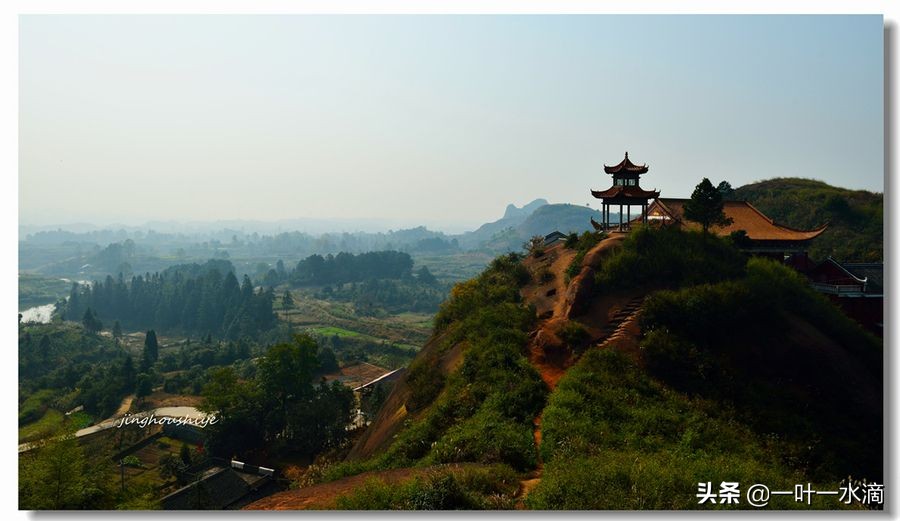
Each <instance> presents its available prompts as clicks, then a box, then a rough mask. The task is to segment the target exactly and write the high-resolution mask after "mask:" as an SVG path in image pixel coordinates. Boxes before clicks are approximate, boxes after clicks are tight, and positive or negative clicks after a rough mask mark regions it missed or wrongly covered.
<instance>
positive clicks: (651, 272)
mask: <svg viewBox="0 0 900 521" xmlns="http://www.w3.org/2000/svg"><path fill="white" fill-rule="evenodd" d="M746 262H747V259H746V257H745V256H744V255H743V254H742V253H741V252H740V251H739V250H738V249H737V248H736V247H735V246H734V244H733V243H732V242H731V241H729V240H728V239H722V238H719V237H715V236H713V235H710V234H703V233H701V232H694V231H686V230H681V229H678V228H675V227H662V228H658V229H655V228H650V227H647V226H643V227H639V228H637V229H635V230H634V231H632V232H631V233H630V234H629V235H628V237H627V238H626V239H625V241H623V243H622V247H621V248H619V249H618V250H616V251H615V252H613V253H612V254H611V255H610V256H609V257H608V258H607V259H606V261H605V262H604V263H603V266H602V267H601V268H600V269H599V270H598V272H597V275H596V277H597V282H598V283H599V284H600V285H601V287H605V288H609V289H627V288H635V287H648V286H649V287H659V288H677V287H679V286H684V285H692V284H702V283H705V282H718V281H721V280H726V279H730V278H736V277H739V276H741V275H742V274H743V273H744V266H745V264H746Z"/></svg>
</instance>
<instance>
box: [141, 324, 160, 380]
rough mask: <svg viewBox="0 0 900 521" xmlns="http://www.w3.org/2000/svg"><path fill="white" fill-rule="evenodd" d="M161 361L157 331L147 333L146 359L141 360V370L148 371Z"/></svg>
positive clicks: (145, 342) (145, 340)
mask: <svg viewBox="0 0 900 521" xmlns="http://www.w3.org/2000/svg"><path fill="white" fill-rule="evenodd" d="M158 359H159V344H158V343H157V341H156V331H154V330H152V329H151V330H149V331H147V336H146V337H144V357H143V360H141V370H142V371H146V370H148V369H150V368H151V367H153V364H155V363H156V361H157V360H158Z"/></svg>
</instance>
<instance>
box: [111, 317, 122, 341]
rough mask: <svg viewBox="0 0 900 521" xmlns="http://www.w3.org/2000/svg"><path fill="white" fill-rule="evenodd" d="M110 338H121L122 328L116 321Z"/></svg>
mask: <svg viewBox="0 0 900 521" xmlns="http://www.w3.org/2000/svg"><path fill="white" fill-rule="evenodd" d="M112 336H113V338H122V326H121V325H120V324H119V321H118V320H116V323H115V324H113V329H112Z"/></svg>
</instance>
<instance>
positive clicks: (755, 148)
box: [19, 15, 884, 228]
mask: <svg viewBox="0 0 900 521" xmlns="http://www.w3.org/2000/svg"><path fill="white" fill-rule="evenodd" d="M882 34H883V27H882V19H881V17H880V16H843V17H826V16H819V17H815V16H774V17H770V16H736V17H724V16H646V15H642V16H562V15H551V16H412V15H406V16H211V15H201V16H158V15H153V16H146V15H145V16H138V15H132V16H90V15H76V16H60V15H57V16H26V17H22V18H21V19H20V79H19V81H20V83H19V86H20V89H19V94H20V124H19V129H20V135H19V168H20V170H19V218H20V223H21V224H49V223H67V222H79V221H81V222H84V221H87V222H94V223H99V224H102V223H109V222H122V223H127V224H138V223H141V222H144V221H147V220H151V219H175V220H202V221H213V220H219V219H260V220H276V219H292V218H301V217H340V218H354V219H357V218H360V219H369V218H380V219H386V220H391V221H395V222H399V223H408V224H417V223H425V224H429V225H430V226H432V227H438V228H441V227H442V226H441V225H449V224H450V223H454V224H455V226H453V228H458V226H459V225H468V224H474V223H480V222H484V221H488V220H494V219H497V218H499V217H500V216H501V215H502V212H503V209H504V207H505V205H506V204H507V203H510V202H512V203H515V204H517V205H520V206H521V205H522V204H523V203H526V202H528V201H530V200H532V199H534V198H537V197H544V198H547V199H548V200H550V201H551V202H570V203H575V204H586V203H591V205H592V206H595V207H596V206H598V204H597V203H598V201H596V200H595V199H593V198H592V197H591V196H590V192H589V189H591V188H601V189H602V188H606V187H608V186H609V185H610V180H609V177H608V176H606V175H605V174H604V173H603V164H604V163H607V164H615V163H617V162H619V161H620V160H621V159H622V156H623V154H624V152H625V151H626V150H628V151H629V153H630V154H629V155H630V157H631V158H632V159H633V160H635V161H637V162H646V163H648V164H649V165H650V173H649V174H648V175H646V176H645V177H644V181H643V185H644V186H645V187H646V188H657V189H660V190H661V191H662V194H663V196H664V197H665V196H670V197H672V196H688V195H690V192H691V190H692V189H693V186H694V185H696V184H697V182H698V181H699V180H700V179H701V178H702V177H709V178H710V179H711V180H713V181H714V182H718V181H720V180H722V179H727V180H728V181H730V182H731V183H732V185H734V186H739V185H741V184H744V183H748V182H752V181H754V180H759V179H764V178H769V177H776V176H800V177H811V178H816V179H821V180H824V181H826V182H829V183H832V184H836V185H840V186H845V187H851V188H862V189H868V190H875V191H882V190H883V176H884V173H883V170H884V169H883V120H882V118H883V106H882V105H883V93H882V89H883V56H882V53H883V48H882Z"/></svg>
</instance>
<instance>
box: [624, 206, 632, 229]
mask: <svg viewBox="0 0 900 521" xmlns="http://www.w3.org/2000/svg"><path fill="white" fill-rule="evenodd" d="M625 222H627V223H628V229H629V230H630V229H631V205H630V204H629V205H628V220H627V221H625Z"/></svg>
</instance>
